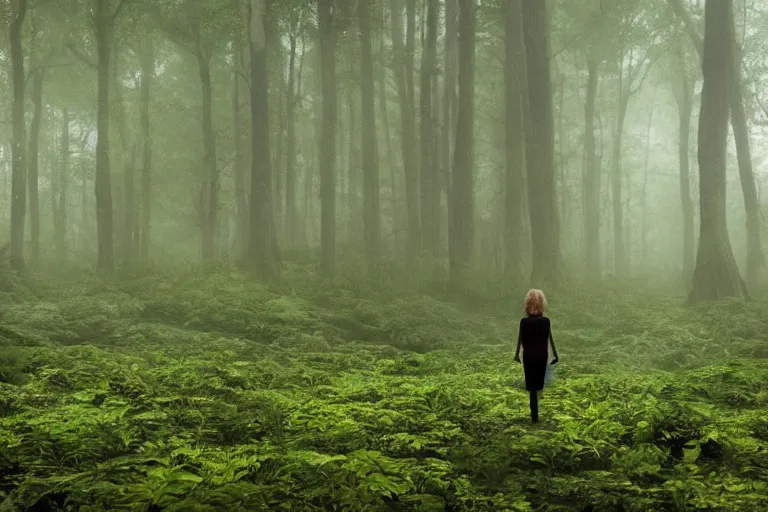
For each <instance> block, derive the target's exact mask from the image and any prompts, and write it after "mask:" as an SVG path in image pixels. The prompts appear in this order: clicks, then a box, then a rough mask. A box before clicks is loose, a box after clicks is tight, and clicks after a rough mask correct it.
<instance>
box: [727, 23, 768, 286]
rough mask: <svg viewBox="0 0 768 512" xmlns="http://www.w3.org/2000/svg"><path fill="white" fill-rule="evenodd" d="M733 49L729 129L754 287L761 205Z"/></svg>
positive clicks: (761, 263)
mask: <svg viewBox="0 0 768 512" xmlns="http://www.w3.org/2000/svg"><path fill="white" fill-rule="evenodd" d="M731 46H732V47H733V49H732V53H733V61H734V62H733V63H732V64H731V73H730V74H729V78H730V79H731V84H730V86H729V90H730V111H731V126H732V127H733V138H734V141H735V142H736V158H737V159H738V163H739V177H740V181H741V190H742V194H743V195H744V210H745V212H746V217H747V272H746V277H747V281H748V282H750V283H756V282H758V280H759V279H760V276H761V273H762V270H763V269H764V267H765V258H764V254H763V245H762V235H761V233H762V222H761V221H760V217H761V214H760V203H759V202H758V200H757V185H756V184H755V175H754V172H753V170H752V152H751V150H750V142H749V126H748V125H747V116H746V114H745V112H744V100H743V95H742V92H741V51H740V49H739V48H738V46H737V43H736V38H735V37H734V38H733V41H732V43H731Z"/></svg>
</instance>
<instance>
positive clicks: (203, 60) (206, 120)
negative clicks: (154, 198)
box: [195, 27, 219, 261]
mask: <svg viewBox="0 0 768 512" xmlns="http://www.w3.org/2000/svg"><path fill="white" fill-rule="evenodd" d="M196 30H197V31H198V33H196V34H195V57H196V59H197V66H198V72H199V75H200V85H201V92H202V110H203V125H202V128H203V133H202V135H203V179H202V182H203V186H202V189H201V192H200V211H201V214H202V217H201V219H200V220H201V228H202V233H201V234H202V239H201V242H202V247H201V249H202V257H203V260H204V261H211V260H213V259H215V258H216V218H217V214H218V187H219V179H218V169H217V167H216V132H215V131H214V129H213V86H212V83H211V67H210V58H209V56H208V55H207V54H206V52H205V50H204V49H203V46H202V41H201V39H200V38H201V36H200V34H199V27H197V29H196Z"/></svg>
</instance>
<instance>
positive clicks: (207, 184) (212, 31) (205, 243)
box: [163, 0, 235, 260]
mask: <svg viewBox="0 0 768 512" xmlns="http://www.w3.org/2000/svg"><path fill="white" fill-rule="evenodd" d="M173 7H174V10H173V11H172V12H171V15H170V16H166V17H165V19H164V20H163V26H164V28H165V33H166V35H167V36H168V37H169V38H170V39H171V40H172V41H173V42H174V43H176V44H177V45H178V46H179V47H181V48H183V49H185V50H186V51H187V52H188V53H189V54H190V55H193V56H194V57H195V60H196V62H197V68H198V73H199V77H200V92H201V100H202V101H201V108H202V123H201V127H202V136H203V176H202V187H201V190H200V196H199V197H200V203H199V204H200V208H199V213H200V223H201V252H202V257H203V259H204V260H212V259H214V258H215V257H216V228H217V225H218V216H219V186H220V184H219V169H218V159H217V145H216V131H215V129H214V125H213V83H212V77H211V58H212V56H213V54H214V53H215V52H216V50H218V49H219V47H220V46H221V45H222V44H224V43H226V42H227V41H230V40H231V37H223V34H222V30H221V28H222V27H224V26H228V25H234V14H235V12H234V9H233V8H232V3H231V2H224V1H217V2H213V1H203V0H184V1H183V2H181V3H180V4H174V5H173Z"/></svg>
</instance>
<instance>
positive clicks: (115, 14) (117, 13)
mask: <svg viewBox="0 0 768 512" xmlns="http://www.w3.org/2000/svg"><path fill="white" fill-rule="evenodd" d="M126 3H127V1H126V0H120V3H119V4H117V8H116V9H115V12H113V13H112V24H113V25H114V23H115V20H116V19H117V17H118V16H120V11H122V10H123V7H124V6H125V4H126Z"/></svg>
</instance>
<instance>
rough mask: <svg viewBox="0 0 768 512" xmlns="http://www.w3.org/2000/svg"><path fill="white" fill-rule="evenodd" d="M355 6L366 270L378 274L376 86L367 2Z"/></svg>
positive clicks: (366, 0) (379, 254)
mask: <svg viewBox="0 0 768 512" xmlns="http://www.w3.org/2000/svg"><path fill="white" fill-rule="evenodd" d="M371 1H372V0H361V2H360V3H359V5H358V21H359V23H360V56H361V58H360V75H361V77H360V80H361V86H360V92H361V96H360V97H361V100H362V116H361V117H362V121H363V122H362V139H363V140H362V142H363V144H362V145H363V177H364V180H363V210H364V211H363V225H364V231H365V253H366V258H367V261H368V270H369V272H371V273H373V274H377V273H378V270H379V260H380V258H381V214H380V206H379V188H380V187H379V155H378V147H377V146H378V144H377V139H376V110H375V104H374V103H375V102H374V96H375V87H374V75H373V52H372V49H371V18H370V2H371Z"/></svg>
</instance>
